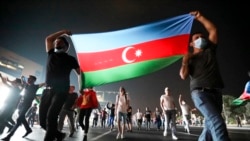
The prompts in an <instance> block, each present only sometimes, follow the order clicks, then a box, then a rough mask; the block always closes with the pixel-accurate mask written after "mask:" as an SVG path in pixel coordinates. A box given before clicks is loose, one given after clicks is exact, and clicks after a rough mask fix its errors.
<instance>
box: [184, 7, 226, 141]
mask: <svg viewBox="0 0 250 141" xmlns="http://www.w3.org/2000/svg"><path fill="white" fill-rule="evenodd" d="M190 14H191V15H193V16H194V19H196V20H197V21H198V22H200V23H201V24H202V25H203V26H204V28H205V29H206V30H207V32H208V37H207V38H205V37H204V35H203V34H202V33H201V32H197V33H195V34H193V35H192V37H191V42H190V46H191V47H192V49H193V51H192V52H190V53H188V54H187V55H185V56H184V57H183V60H182V66H181V69H180V77H181V79H183V80H184V79H186V78H187V77H188V76H189V77H190V91H191V97H192V100H193V102H194V104H195V107H196V108H197V109H198V110H199V111H200V112H201V113H202V115H203V116H204V118H205V125H204V128H203V131H202V133H201V135H200V137H199V141H204V140H205V141H212V140H213V141H229V140H230V138H229V136H228V131H227V127H226V124H225V121H224V119H223V117H222V116H221V112H222V93H221V89H222V88H223V87H224V84H223V81H222V78H221V74H220V71H219V67H218V62H217V58H216V49H217V29H216V26H215V25H214V24H213V23H212V22H211V21H210V20H208V19H207V18H205V17H204V16H203V15H202V14H201V13H200V12H199V11H192V12H190Z"/></svg>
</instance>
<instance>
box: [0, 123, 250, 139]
mask: <svg viewBox="0 0 250 141" xmlns="http://www.w3.org/2000/svg"><path fill="white" fill-rule="evenodd" d="M32 129H33V132H32V133H31V134H30V135H28V136H27V137H26V138H22V136H23V135H24V134H25V129H24V127H20V128H19V129H18V130H17V132H16V133H15V135H14V136H13V137H12V138H11V141H43V138H44V134H45V132H44V131H43V130H42V129H41V128H40V127H39V126H36V125H35V126H34V127H32ZM201 130H202V127H191V134H187V133H185V132H184V129H183V127H182V126H178V127H177V134H176V135H177V137H178V138H179V139H178V140H186V141H197V139H198V136H199V134H200V133H201ZM228 130H229V135H230V137H231V140H232V141H250V136H249V135H250V134H249V133H250V127H249V126H248V127H246V126H245V127H242V128H238V127H233V126H229V127H228ZM64 131H65V132H66V133H67V132H68V127H65V128H64ZM162 133H163V131H162V130H161V131H157V130H155V129H152V130H150V131H146V130H140V131H138V130H136V129H135V130H133V132H132V133H130V132H126V134H125V138H124V139H123V141H166V140H172V138H171V136H170V134H169V135H168V136H166V137H164V136H163V134H162ZM116 134H117V130H114V131H112V132H110V131H109V129H108V128H100V127H96V128H90V131H89V135H88V141H114V140H116ZM5 136H6V132H5V133H3V134H2V135H1V136H0V138H3V137H5ZM82 137H83V136H82V131H81V130H80V129H78V130H77V131H76V133H75V134H74V136H73V137H68V136H67V137H66V138H65V141H82V140H83V138H82Z"/></svg>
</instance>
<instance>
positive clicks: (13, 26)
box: [0, 0, 250, 111]
mask: <svg viewBox="0 0 250 141" xmlns="http://www.w3.org/2000/svg"><path fill="white" fill-rule="evenodd" d="M245 5H246V2H242V1H240V2H233V1H232V2H229V1H226V0H209V1H207V0H62V1H59V0H50V1H45V0H44V1H36V2H35V1H34V0H25V1H7V0H1V2H0V47H3V48H6V49H9V50H11V51H13V52H15V53H17V54H19V55H21V56H24V57H27V58H28V59H31V60H33V61H35V62H37V63H39V64H41V65H44V66H45V61H46V56H47V54H46V52H45V37H46V36H47V35H49V34H51V33H54V32H56V31H59V30H62V29H69V30H71V31H72V33H73V34H79V33H97V32H107V31H114V30H120V29H125V28H129V27H133V26H138V25H142V24H147V23H150V22H156V21H159V20H163V19H166V18H170V17H174V16H178V15H182V14H187V13H189V12H190V11H193V10H200V11H201V13H202V14H203V15H204V16H206V17H207V18H208V19H210V20H211V21H213V22H214V23H215V25H216V26H217V27H218V31H219V47H218V51H217V56H218V61H219V65H220V69H221V73H222V77H223V80H224V83H225V89H224V90H223V92H224V94H229V95H232V96H235V97H238V96H240V94H241V93H242V91H243V89H244V85H245V83H246V82H247V81H248V80H249V77H248V75H247V71H248V70H250V63H249V60H250V57H249V54H250V49H249V48H250V46H249V39H248V38H247V35H246V34H247V29H249V27H248V26H247V25H248V24H247V20H249V15H248V16H247V12H246V11H247V9H245ZM197 30H199V31H203V30H204V29H203V27H202V26H200V24H199V23H197V22H196V21H195V22H194V24H193V28H192V32H193V31H197ZM72 46H73V45H72ZM69 53H70V54H72V55H74V56H75V55H76V54H75V50H74V48H73V47H71V48H70V52H69ZM180 65H181V60H180V61H178V62H176V63H174V64H172V65H171V66H169V67H167V68H165V69H163V70H160V71H158V72H155V73H152V74H149V75H146V76H143V77H140V78H134V79H130V80H125V81H120V82H116V83H111V84H107V85H103V86H99V87H96V90H99V91H118V89H119V87H120V86H124V87H125V88H126V89H127V91H128V92H129V95H130V97H131V99H132V100H131V103H132V106H133V107H134V109H136V108H142V109H143V110H144V109H145V107H146V106H148V107H149V108H150V109H152V110H154V109H155V107H156V106H158V107H159V99H160V96H161V95H162V94H163V93H164V88H165V87H166V86H168V87H169V88H170V89H171V91H172V94H173V95H174V97H175V99H176V104H178V95H179V94H182V95H183V96H184V98H186V99H187V100H188V101H189V104H190V105H193V103H192V102H191V101H190V92H189V79H187V80H185V81H183V80H181V79H180V77H179V69H180ZM71 79H72V83H74V84H77V80H76V77H75V75H74V74H72V77H71ZM134 111H135V110H134Z"/></svg>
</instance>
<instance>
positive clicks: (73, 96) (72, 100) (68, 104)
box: [63, 92, 78, 110]
mask: <svg viewBox="0 0 250 141" xmlns="http://www.w3.org/2000/svg"><path fill="white" fill-rule="evenodd" d="M77 98H78V95H77V93H75V92H74V93H71V94H68V97H67V100H66V101H65V103H64V105H63V109H65V110H73V109H72V106H73V105H74V104H75V101H76V99H77Z"/></svg>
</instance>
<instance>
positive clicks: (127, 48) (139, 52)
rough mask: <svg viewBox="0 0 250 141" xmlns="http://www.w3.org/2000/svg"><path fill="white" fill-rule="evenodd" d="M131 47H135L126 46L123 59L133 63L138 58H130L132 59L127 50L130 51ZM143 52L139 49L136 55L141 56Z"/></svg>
mask: <svg viewBox="0 0 250 141" xmlns="http://www.w3.org/2000/svg"><path fill="white" fill-rule="evenodd" d="M131 49H134V47H132V46H129V47H126V48H125V49H124V50H123V51H122V60H123V61H124V62H125V63H133V62H134V61H135V60H136V58H135V59H130V60H129V59H128V58H127V52H128V51H129V50H131ZM141 54H142V52H141V50H137V51H136V52H135V56H136V57H140V56H141Z"/></svg>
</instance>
